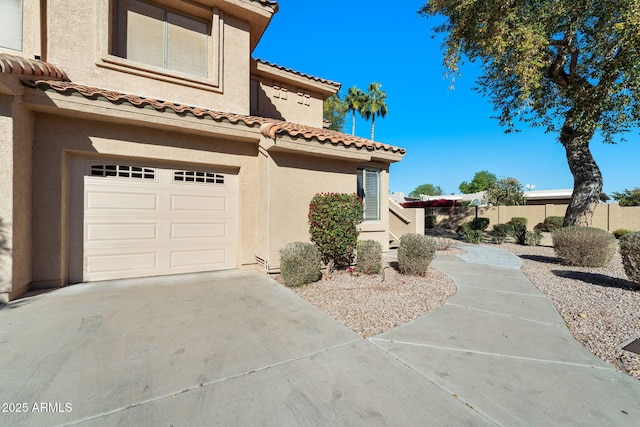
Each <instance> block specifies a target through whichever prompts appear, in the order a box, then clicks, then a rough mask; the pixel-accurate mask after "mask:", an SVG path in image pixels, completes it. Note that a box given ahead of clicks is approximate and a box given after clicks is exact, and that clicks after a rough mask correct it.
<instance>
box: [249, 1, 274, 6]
mask: <svg viewBox="0 0 640 427" xmlns="http://www.w3.org/2000/svg"><path fill="white" fill-rule="evenodd" d="M253 1H255V2H256V3H260V4H261V5H263V6H269V7H278V2H275V1H270V0H253Z"/></svg>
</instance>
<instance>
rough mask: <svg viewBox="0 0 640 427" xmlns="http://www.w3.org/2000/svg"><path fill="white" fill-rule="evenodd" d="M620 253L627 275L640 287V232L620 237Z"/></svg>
mask: <svg viewBox="0 0 640 427" xmlns="http://www.w3.org/2000/svg"><path fill="white" fill-rule="evenodd" d="M620 254H621V255H622V265H623V266H624V272H625V273H627V277H628V278H629V280H631V281H632V282H635V283H636V285H638V287H640V233H627V234H625V235H624V236H622V237H620Z"/></svg>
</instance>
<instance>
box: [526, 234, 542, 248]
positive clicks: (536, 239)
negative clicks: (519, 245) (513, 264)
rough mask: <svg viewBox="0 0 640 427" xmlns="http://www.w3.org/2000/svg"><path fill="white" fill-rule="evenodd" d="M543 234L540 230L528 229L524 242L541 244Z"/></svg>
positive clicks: (528, 244)
mask: <svg viewBox="0 0 640 427" xmlns="http://www.w3.org/2000/svg"><path fill="white" fill-rule="evenodd" d="M541 240H542V234H541V233H540V232H539V231H527V232H525V233H524V244H525V245H527V246H540V241H541Z"/></svg>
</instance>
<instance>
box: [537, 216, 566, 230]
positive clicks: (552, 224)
mask: <svg viewBox="0 0 640 427" xmlns="http://www.w3.org/2000/svg"><path fill="white" fill-rule="evenodd" d="M563 224H564V217H563V216H548V217H546V218H545V219H544V222H543V223H542V230H541V231H553V230H557V229H558V228H562V226H563Z"/></svg>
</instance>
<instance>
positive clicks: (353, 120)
mask: <svg viewBox="0 0 640 427" xmlns="http://www.w3.org/2000/svg"><path fill="white" fill-rule="evenodd" d="M355 134H356V110H352V111H351V135H352V136H353V135H355Z"/></svg>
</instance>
